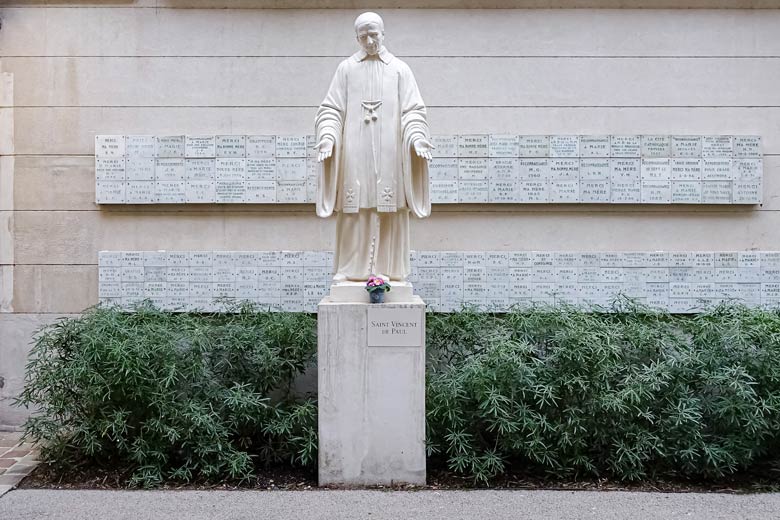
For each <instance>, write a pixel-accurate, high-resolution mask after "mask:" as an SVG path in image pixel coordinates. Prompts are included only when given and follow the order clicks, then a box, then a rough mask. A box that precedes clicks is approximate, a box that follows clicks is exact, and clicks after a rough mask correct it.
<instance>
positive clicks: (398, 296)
mask: <svg viewBox="0 0 780 520" xmlns="http://www.w3.org/2000/svg"><path fill="white" fill-rule="evenodd" d="M412 298H413V291H412V284H411V283H409V282H394V281H391V282H390V291H388V292H386V293H385V303H403V302H410V301H412ZM370 299H371V296H370V295H369V293H368V291H366V282H349V281H347V282H338V283H334V284H333V285H331V286H330V300H331V301H332V302H352V303H368V302H369V301H370Z"/></svg>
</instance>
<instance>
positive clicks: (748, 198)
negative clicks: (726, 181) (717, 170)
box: [732, 180, 763, 204]
mask: <svg viewBox="0 0 780 520" xmlns="http://www.w3.org/2000/svg"><path fill="white" fill-rule="evenodd" d="M732 190H733V193H732V203H734V204H761V198H762V194H763V189H762V183H761V181H760V180H755V181H734V186H733V188H732Z"/></svg>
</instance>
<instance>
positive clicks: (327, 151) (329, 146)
mask: <svg viewBox="0 0 780 520" xmlns="http://www.w3.org/2000/svg"><path fill="white" fill-rule="evenodd" d="M314 149H315V150H317V162H322V161H324V160H325V159H327V158H328V157H330V156H331V155H333V141H332V140H330V139H329V138H327V137H323V138H322V139H320V142H319V143H317V146H315V147H314Z"/></svg>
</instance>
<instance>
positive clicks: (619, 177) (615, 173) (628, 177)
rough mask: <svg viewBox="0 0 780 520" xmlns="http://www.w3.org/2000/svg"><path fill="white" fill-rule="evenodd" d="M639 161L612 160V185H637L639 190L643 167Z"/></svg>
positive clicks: (610, 161) (610, 164) (610, 162)
mask: <svg viewBox="0 0 780 520" xmlns="http://www.w3.org/2000/svg"><path fill="white" fill-rule="evenodd" d="M640 164H641V163H640V160H639V159H610V160H609V166H610V179H611V181H612V184H613V185H615V184H625V183H636V184H637V188H639V180H640V178H641V166H640Z"/></svg>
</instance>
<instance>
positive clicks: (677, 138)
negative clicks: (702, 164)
mask: <svg viewBox="0 0 780 520" xmlns="http://www.w3.org/2000/svg"><path fill="white" fill-rule="evenodd" d="M701 150H702V138H701V136H700V135H673V136H672V157H701Z"/></svg>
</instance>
